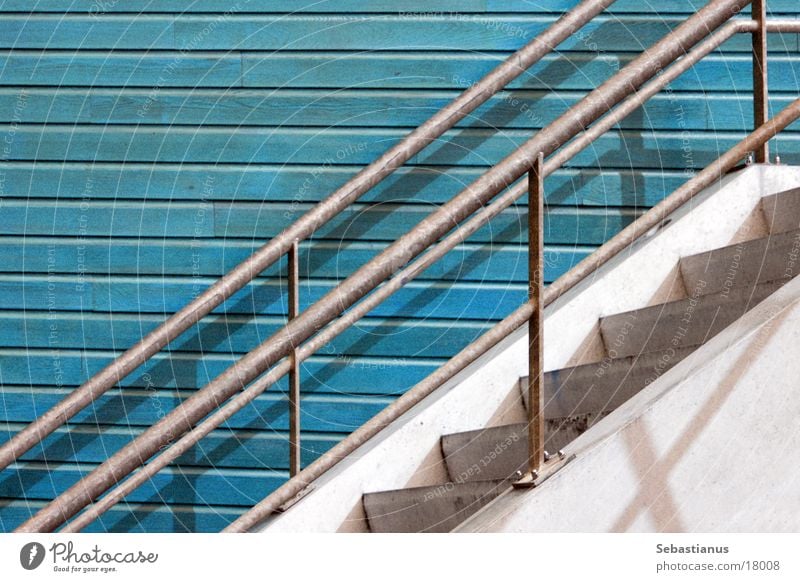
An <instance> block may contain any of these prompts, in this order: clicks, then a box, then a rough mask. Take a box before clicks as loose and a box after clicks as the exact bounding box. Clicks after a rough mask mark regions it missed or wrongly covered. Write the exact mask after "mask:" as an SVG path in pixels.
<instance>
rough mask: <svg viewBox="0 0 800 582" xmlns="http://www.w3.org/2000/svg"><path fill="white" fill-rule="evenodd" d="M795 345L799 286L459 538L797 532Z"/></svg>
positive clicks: (799, 455)
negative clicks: (537, 534)
mask: <svg viewBox="0 0 800 582" xmlns="http://www.w3.org/2000/svg"><path fill="white" fill-rule="evenodd" d="M798 342H800V278H795V279H794V280H793V281H792V282H790V283H788V284H787V285H786V286H785V287H783V288H782V289H780V290H779V291H777V292H776V293H775V294H774V295H772V296H771V297H769V298H767V299H766V300H765V301H764V302H763V303H761V304H760V305H758V306H757V307H756V308H755V309H753V310H752V311H751V312H749V313H747V314H745V315H744V316H743V317H742V318H741V319H739V321H737V322H736V323H735V324H733V325H731V326H730V327H728V328H727V329H726V330H725V331H723V332H722V333H721V334H720V335H718V336H716V337H714V338H713V339H711V340H710V341H709V342H708V343H707V344H706V345H704V346H703V347H701V348H700V349H699V350H697V351H696V352H694V353H693V354H692V355H691V356H689V357H688V358H687V359H686V360H684V361H682V362H681V363H679V364H678V365H677V366H675V367H674V368H673V369H671V370H670V371H668V372H667V373H666V374H665V375H664V376H662V377H661V379H660V380H659V381H658V382H656V383H654V384H652V385H650V386H649V387H648V388H645V389H644V390H642V392H640V393H639V394H637V395H636V396H634V397H633V398H632V399H631V400H629V401H628V402H627V403H626V404H624V405H623V406H622V407H620V408H619V409H617V410H616V411H614V412H613V413H611V414H610V415H609V416H608V417H606V418H605V419H603V420H602V421H601V422H600V423H598V424H597V425H595V427H594V428H593V429H592V430H590V431H587V432H586V433H584V434H583V435H581V436H580V437H578V439H576V440H575V441H574V442H573V443H571V444H570V445H569V446H568V447H567V450H568V451H569V452H574V453H576V455H577V456H576V459H575V460H573V461H572V462H571V463H569V464H568V465H566V466H565V467H564V468H563V469H562V470H561V471H559V472H558V473H556V474H555V475H554V476H553V477H551V478H550V479H549V480H547V481H546V482H545V483H543V484H542V486H541V487H539V488H537V489H534V490H527V491H512V492H509V493H506V494H505V495H503V496H502V497H500V498H499V499H497V500H495V501H494V502H493V503H492V504H490V505H489V506H487V507H485V508H484V509H483V510H482V511H481V512H480V513H478V514H476V515H474V516H473V517H472V518H471V519H469V520H467V522H465V523H464V524H462V526H461V527H460V528H458V531H469V532H478V531H481V532H485V531H490V532H621V531H636V532H664V531H669V532H796V531H800V392H798V384H797V378H800V358H798V357H797V346H798Z"/></svg>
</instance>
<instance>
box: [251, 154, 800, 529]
mask: <svg viewBox="0 0 800 582" xmlns="http://www.w3.org/2000/svg"><path fill="white" fill-rule="evenodd" d="M796 184H800V168H791V167H787V166H780V167H774V166H753V167H750V168H747V169H745V170H743V171H740V172H737V173H735V174H732V175H729V176H727V177H726V178H725V179H724V180H722V181H721V183H720V184H718V185H715V186H714V187H711V188H709V189H707V190H706V191H705V192H703V193H701V194H700V195H698V196H697V197H695V199H694V200H693V201H692V202H691V203H690V204H687V205H686V206H685V207H684V208H681V209H679V210H678V211H677V212H675V213H674V214H673V216H672V217H671V218H672V220H671V222H670V223H669V224H668V225H666V226H665V227H663V228H662V229H660V230H659V231H658V232H656V233H653V234H652V235H651V236H649V237H648V238H646V239H644V240H640V241H639V242H638V243H636V244H635V245H633V247H632V248H631V249H630V251H629V252H626V253H623V254H622V255H621V256H619V257H617V258H616V259H614V260H612V261H611V262H609V263H608V264H607V265H605V266H604V267H603V268H601V269H600V270H599V271H598V272H597V273H596V274H595V276H594V277H591V278H590V279H587V280H586V281H584V282H583V283H581V284H579V285H578V286H576V287H575V288H574V289H573V290H572V291H570V292H569V293H566V294H565V295H564V296H562V297H561V298H560V299H559V300H558V301H557V302H555V303H554V304H552V305H551V306H550V307H549V308H548V309H547V310H546V313H545V330H544V333H545V369H546V370H555V369H560V368H563V367H565V366H567V365H573V364H578V363H586V362H591V361H598V360H600V359H601V358H602V355H603V352H602V343H601V341H600V336H599V326H598V319H599V318H600V317H601V316H604V315H608V314H613V313H619V312H622V311H628V310H632V309H637V308H640V307H644V306H646V305H651V304H653V303H658V302H663V301H665V300H667V299H668V298H678V297H683V296H685V292H684V290H683V285H682V282H681V279H680V276H679V275H678V272H679V271H678V260H679V259H680V257H682V256H686V255H689V254H694V253H698V252H702V251H706V250H710V249H713V248H717V247H721V246H724V245H726V244H729V243H731V242H735V241H738V240H741V239H743V238H744V239H746V238H755V237H757V236H763V235H764V234H765V232H764V221H763V217H762V216H761V215H760V210H759V201H760V199H761V197H762V196H764V195H768V194H773V193H776V192H779V191H781V190H785V189H788V188H789V187H792V186H793V185H796ZM721 190H724V191H721ZM718 192H719V194H718V195H716V196H715V194H716V193H718ZM621 290H624V292H621ZM599 350H600V351H599ZM526 373H527V334H526V332H525V330H524V329H523V330H519V331H518V332H517V333H515V334H513V335H512V336H511V337H509V338H507V339H506V341H504V342H502V343H501V344H500V345H499V346H497V347H496V348H495V349H494V350H492V352H490V353H488V354H486V355H485V356H484V357H483V358H481V359H480V360H479V361H477V362H475V364H473V365H472V366H470V367H469V368H468V369H466V370H464V372H462V373H461V374H460V375H459V376H458V377H456V378H454V379H453V380H452V381H451V382H449V383H448V384H447V385H446V386H444V387H442V388H441V389H440V390H439V391H437V393H436V394H434V395H433V396H431V397H430V398H428V399H426V400H425V401H424V402H422V403H420V404H419V405H418V406H417V407H415V408H414V409H413V410H411V411H410V412H409V413H407V414H406V415H405V416H404V417H402V418H401V419H399V420H398V421H397V422H396V423H394V424H393V425H392V426H390V427H388V428H387V429H386V430H384V431H383V432H382V433H381V434H380V435H379V436H378V437H376V438H374V439H372V440H371V441H370V442H369V443H367V444H365V445H364V446H362V447H361V448H360V449H359V450H358V451H357V452H356V453H355V454H354V455H353V456H352V458H350V459H347V460H346V461H343V462H342V463H340V464H339V465H337V466H336V467H335V468H334V469H332V470H331V471H329V472H328V473H327V474H326V475H324V476H323V477H322V478H321V479H319V480H317V482H315V483H314V490H313V492H312V493H310V494H309V495H307V496H306V497H304V498H303V499H302V500H301V501H300V502H298V503H297V504H296V505H294V506H293V507H292V508H290V509H289V510H288V511H286V512H285V513H283V514H280V515H275V516H273V517H272V518H270V519H269V520H268V521H267V522H265V523H264V524H263V525H262V527H260V528H259V531H267V532H287V531H340V530H347V529H349V526H348V516H351V517H352V516H358V515H359V510H360V499H361V495H362V494H363V493H365V492H372V491H381V490H387V489H396V488H401V487H404V486H407V485H408V484H409V483H410V482H413V484H414V485H426V484H434V483H436V482H440V481H437V479H438V478H441V476H442V475H441V473H440V474H438V475H437V473H436V471H430V472H429V473H428V476H427V477H425V476H423V477H421V476H420V475H421V473H424V471H422V469H423V468H424V467H425V466H426V465H432V461H431V459H432V458H435V456H436V454H437V451H438V441H439V438H440V437H441V435H443V434H448V433H453V432H459V431H466V430H474V429H479V428H482V427H485V426H487V423H494V424H496V423H497V418H498V413H499V410H500V409H501V408H502V407H503V406H505V405H507V404H508V402H509V399H516V400H518V399H519V392H518V388H517V387H518V379H519V377H521V376H523V375H525V374H526ZM521 410H522V406H521V404H520V405H518V411H519V412H521ZM512 416H513V414H512ZM514 420H520V419H519V418H507V421H508V422H513V421H514ZM353 523H354V522H353Z"/></svg>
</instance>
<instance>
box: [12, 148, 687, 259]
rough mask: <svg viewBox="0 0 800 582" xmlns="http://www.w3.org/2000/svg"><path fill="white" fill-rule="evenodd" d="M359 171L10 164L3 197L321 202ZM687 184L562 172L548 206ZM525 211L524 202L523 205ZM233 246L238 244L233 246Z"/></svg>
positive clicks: (434, 177) (418, 183) (444, 182)
mask: <svg viewBox="0 0 800 582" xmlns="http://www.w3.org/2000/svg"><path fill="white" fill-rule="evenodd" d="M359 168H360V167H358V166H348V165H342V166H333V165H331V166H325V165H322V166H302V165H286V166H268V165H261V164H253V165H247V166H239V165H236V164H214V165H212V164H186V165H180V164H134V163H131V164H120V163H97V164H92V163H80V162H76V163H63V164H62V163H49V162H38V163H35V164H34V163H30V162H9V163H7V164H6V166H5V176H6V182H5V193H6V195H7V196H8V197H15V198H53V197H54V196H56V197H58V198H59V199H64V200H67V199H74V198H77V199H81V200H82V199H84V198H86V199H88V200H106V199H142V198H146V199H148V200H164V199H167V200H194V201H197V200H205V201H207V202H213V201H217V200H228V201H230V200H237V201H253V200H258V201H260V200H264V199H265V198H266V199H269V200H272V201H275V202H292V201H294V202H317V201H319V200H321V199H323V198H324V197H325V196H327V195H328V194H329V193H330V192H332V191H333V190H335V189H336V188H338V187H339V186H341V185H342V184H344V183H345V182H346V181H347V179H348V178H351V177H352V176H354V175H355V174H356V173H357V172H358V169H359ZM485 170H486V167H483V166H481V167H459V166H444V167H407V168H404V169H403V170H399V171H398V172H397V174H396V175H394V176H391V177H389V178H387V179H386V180H385V181H384V182H383V183H381V184H379V185H378V186H377V187H376V188H375V189H374V190H371V191H370V192H369V193H367V194H366V195H365V196H364V197H363V198H361V200H362V201H364V202H368V201H369V202H376V201H380V202H392V201H397V200H398V199H399V200H410V199H412V198H413V200H414V201H417V202H425V203H431V202H434V203H441V202H445V201H447V200H449V199H450V198H452V197H453V196H455V195H456V194H458V193H459V192H460V191H461V189H462V188H464V186H465V184H470V183H471V182H473V181H474V180H475V179H477V178H478V177H479V176H480V175H481V174H482V173H483V172H484V171H485ZM685 180H686V177H685V176H684V174H683V173H682V172H680V171H675V170H668V169H667V170H665V171H658V172H656V171H652V170H648V169H635V170H634V169H631V170H625V169H615V168H602V169H597V170H594V169H580V170H577V169H569V168H568V169H564V170H561V171H559V172H557V173H556V174H554V175H553V176H551V177H548V179H547V182H546V185H547V201H548V204H565V205H581V206H598V205H599V206H603V207H607V206H652V205H653V204H655V203H657V202H658V201H660V200H661V199H662V198H663V196H664V193H665V192H671V191H673V190H674V189H675V188H677V187H678V186H679V185H680V184H682V183H683V182H684V181H685ZM520 200H521V201H522V202H523V203H524V201H525V197H523V198H521V199H520ZM234 244H235V243H234Z"/></svg>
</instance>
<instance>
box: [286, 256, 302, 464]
mask: <svg viewBox="0 0 800 582" xmlns="http://www.w3.org/2000/svg"><path fill="white" fill-rule="evenodd" d="M298 255H299V244H298V242H297V241H296V240H295V241H294V242H293V243H292V246H291V248H290V249H289V253H288V259H289V261H288V262H289V264H288V277H287V278H288V285H289V297H288V298H289V321H291V320H293V319H294V318H295V317H297V316H298V314H299V313H300V258H299V256H298ZM297 348H298V346H294V347H293V348H292V351H291V353H290V354H289V359H290V360H291V362H292V367H291V369H290V370H289V475H290V476H291V477H294V476H295V475H297V474H298V473H299V472H300V359H299V358H298V357H297Z"/></svg>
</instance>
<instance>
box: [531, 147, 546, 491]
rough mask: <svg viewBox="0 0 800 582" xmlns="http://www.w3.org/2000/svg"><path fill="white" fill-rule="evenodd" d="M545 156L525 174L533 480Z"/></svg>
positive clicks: (540, 402)
mask: <svg viewBox="0 0 800 582" xmlns="http://www.w3.org/2000/svg"><path fill="white" fill-rule="evenodd" d="M543 215H544V155H543V154H542V153H541V152H539V155H538V156H537V157H536V160H535V162H534V164H533V168H532V169H531V171H530V173H529V175H528V299H529V301H530V303H531V305H532V307H533V311H532V314H531V318H530V320H529V321H528V344H529V351H528V421H529V422H528V455H529V458H528V471H529V472H530V474H531V476H532V477H533V478H535V475H536V473H537V471H539V469H540V468H541V466H542V464H544V395H543V393H542V364H543V353H542V319H543V317H542V315H543V314H542V306H543V302H542V279H543V270H544V267H543V256H544V243H543V239H544V216H543Z"/></svg>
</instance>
